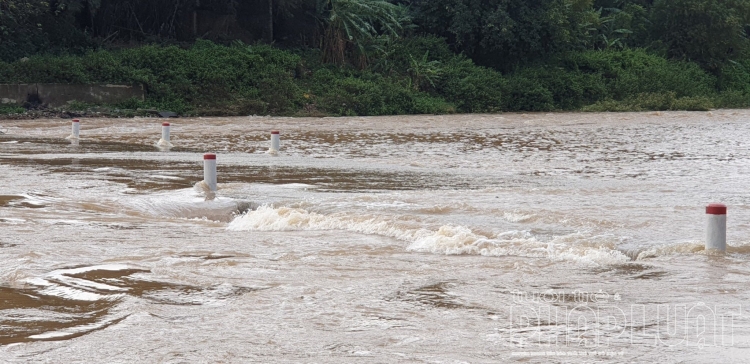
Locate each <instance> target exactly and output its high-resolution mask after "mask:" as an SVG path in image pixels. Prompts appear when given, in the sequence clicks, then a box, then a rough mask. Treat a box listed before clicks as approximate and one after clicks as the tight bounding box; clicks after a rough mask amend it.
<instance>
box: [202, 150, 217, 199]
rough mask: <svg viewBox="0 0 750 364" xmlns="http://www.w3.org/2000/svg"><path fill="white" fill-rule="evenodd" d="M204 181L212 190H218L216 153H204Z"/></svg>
mask: <svg viewBox="0 0 750 364" xmlns="http://www.w3.org/2000/svg"><path fill="white" fill-rule="evenodd" d="M203 181H204V182H206V185H208V189H209V190H211V192H216V190H217V188H216V154H213V153H206V154H204V155H203Z"/></svg>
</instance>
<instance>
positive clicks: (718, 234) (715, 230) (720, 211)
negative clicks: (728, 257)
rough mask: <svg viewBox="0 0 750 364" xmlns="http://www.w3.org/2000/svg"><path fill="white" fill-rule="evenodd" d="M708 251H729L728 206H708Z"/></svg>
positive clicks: (717, 204)
mask: <svg viewBox="0 0 750 364" xmlns="http://www.w3.org/2000/svg"><path fill="white" fill-rule="evenodd" d="M706 217H707V218H708V225H707V228H706V250H709V249H711V250H718V251H721V252H724V251H726V250H727V206H726V205H723V204H720V203H712V204H709V205H708V206H706Z"/></svg>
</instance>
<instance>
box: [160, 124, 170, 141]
mask: <svg viewBox="0 0 750 364" xmlns="http://www.w3.org/2000/svg"><path fill="white" fill-rule="evenodd" d="M169 127H170V126H169V123H161V140H163V141H165V142H167V143H169Z"/></svg>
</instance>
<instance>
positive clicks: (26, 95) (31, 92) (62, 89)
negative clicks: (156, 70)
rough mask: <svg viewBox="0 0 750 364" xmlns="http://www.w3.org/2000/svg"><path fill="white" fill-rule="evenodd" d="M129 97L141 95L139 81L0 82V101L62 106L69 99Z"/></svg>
mask: <svg viewBox="0 0 750 364" xmlns="http://www.w3.org/2000/svg"><path fill="white" fill-rule="evenodd" d="M131 98H137V99H139V100H143V99H144V92H143V86H141V85H109V84H91V85H71V84H62V83H34V84H0V103H3V104H8V103H13V104H19V105H20V104H23V103H25V102H27V101H28V102H31V103H37V104H41V105H46V106H48V107H61V106H65V104H66V103H68V102H70V101H79V102H85V103H91V104H114V103H118V102H122V101H125V100H128V99H131Z"/></svg>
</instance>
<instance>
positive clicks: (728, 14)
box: [652, 0, 750, 70]
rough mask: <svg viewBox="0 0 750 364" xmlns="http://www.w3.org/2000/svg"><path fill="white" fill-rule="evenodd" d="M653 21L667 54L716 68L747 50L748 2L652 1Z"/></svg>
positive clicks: (657, 37)
mask: <svg viewBox="0 0 750 364" xmlns="http://www.w3.org/2000/svg"><path fill="white" fill-rule="evenodd" d="M652 21H653V24H654V36H655V37H656V39H657V40H658V41H660V42H661V43H662V44H663V45H664V46H665V47H666V49H667V52H668V55H669V56H670V57H672V58H677V59H685V60H691V61H696V62H698V63H700V64H701V65H702V66H703V67H705V68H707V69H709V70H716V69H718V68H719V67H720V66H721V65H722V64H723V63H725V62H726V61H727V60H730V59H732V58H735V57H737V56H739V55H740V54H741V53H742V51H744V50H746V49H748V39H747V34H746V33H745V28H746V27H747V26H748V23H749V22H750V1H747V0H724V1H717V0H655V1H654V5H653V8H652Z"/></svg>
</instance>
